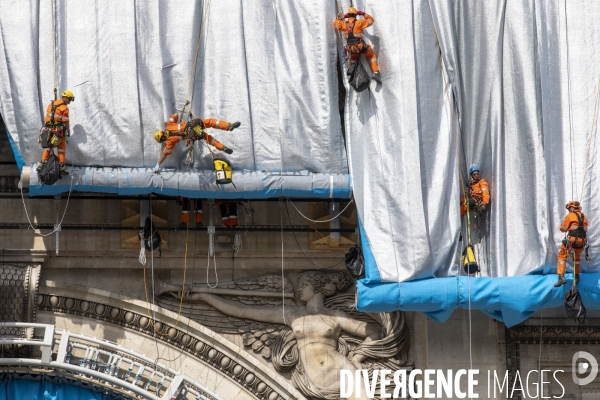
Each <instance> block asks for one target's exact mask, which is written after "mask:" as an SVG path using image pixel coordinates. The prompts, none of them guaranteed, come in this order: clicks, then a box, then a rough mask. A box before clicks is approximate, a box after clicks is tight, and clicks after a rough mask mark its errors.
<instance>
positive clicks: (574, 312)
mask: <svg viewBox="0 0 600 400" xmlns="http://www.w3.org/2000/svg"><path fill="white" fill-rule="evenodd" d="M565 310H566V311H567V316H568V317H570V318H574V319H575V321H577V322H578V323H579V324H583V323H584V322H585V314H586V312H587V311H586V309H585V306H584V305H583V302H582V301H581V295H580V294H579V291H578V290H577V287H576V286H574V287H573V289H571V290H569V291H568V292H567V293H565Z"/></svg>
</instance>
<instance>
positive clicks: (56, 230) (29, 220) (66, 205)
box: [21, 172, 75, 237]
mask: <svg viewBox="0 0 600 400" xmlns="http://www.w3.org/2000/svg"><path fill="white" fill-rule="evenodd" d="M71 174H72V175H71V187H70V188H69V196H68V197H67V204H65V211H64V212H63V215H62V218H61V219H60V223H59V224H58V226H57V227H56V228H54V230H53V231H52V232H50V233H46V234H42V233H37V232H35V229H36V228H34V227H33V225H32V224H31V219H30V218H29V212H27V206H26V205H25V197H24V196H23V185H21V200H22V201H23V208H24V209H25V215H26V216H27V222H29V226H30V227H31V229H33V231H34V233H35V234H36V235H38V236H44V237H45V236H50V235H52V234H53V233H55V232H59V231H60V227H61V226H62V223H63V220H64V219H65V215H66V214H67V208H68V207H69V199H70V198H71V192H72V191H73V181H74V180H75V176H74V175H73V173H72V172H71Z"/></svg>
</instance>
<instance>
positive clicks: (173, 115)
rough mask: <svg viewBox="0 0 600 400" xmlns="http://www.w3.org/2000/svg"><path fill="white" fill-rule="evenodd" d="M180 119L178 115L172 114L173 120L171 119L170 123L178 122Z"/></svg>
mask: <svg viewBox="0 0 600 400" xmlns="http://www.w3.org/2000/svg"><path fill="white" fill-rule="evenodd" d="M178 119H179V117H178V116H177V114H171V118H169V122H177V120H178Z"/></svg>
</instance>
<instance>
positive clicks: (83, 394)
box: [0, 380, 113, 400]
mask: <svg viewBox="0 0 600 400" xmlns="http://www.w3.org/2000/svg"><path fill="white" fill-rule="evenodd" d="M109 398H113V397H112V396H104V395H103V394H102V393H95V392H92V391H90V390H87V389H84V388H82V387H77V386H73V385H69V384H61V383H54V382H44V381H37V380H8V381H3V382H0V400H23V399H27V400H71V399H79V400H105V399H106V400H107V399H109Z"/></svg>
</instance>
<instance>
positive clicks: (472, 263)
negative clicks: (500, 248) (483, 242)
mask: <svg viewBox="0 0 600 400" xmlns="http://www.w3.org/2000/svg"><path fill="white" fill-rule="evenodd" d="M462 262H463V269H464V270H465V273H466V274H467V275H475V274H476V273H478V272H479V264H477V260H476V259H475V252H474V251H473V246H471V245H468V246H467V247H465V250H464V251H463V254H462Z"/></svg>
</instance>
